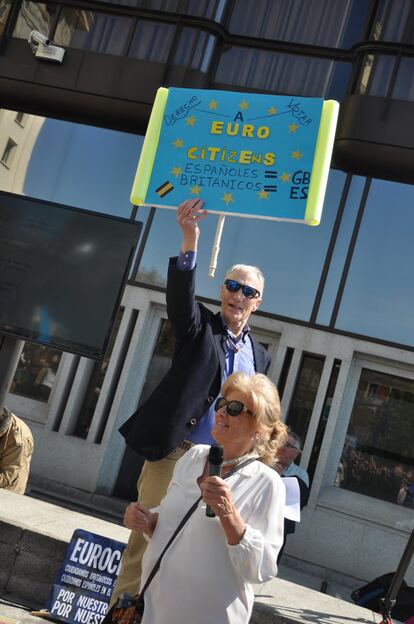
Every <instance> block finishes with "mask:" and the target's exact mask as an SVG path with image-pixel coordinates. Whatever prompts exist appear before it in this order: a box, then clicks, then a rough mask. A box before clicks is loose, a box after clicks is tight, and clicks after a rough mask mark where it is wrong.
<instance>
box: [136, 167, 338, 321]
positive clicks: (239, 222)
mask: <svg viewBox="0 0 414 624" xmlns="http://www.w3.org/2000/svg"><path fill="white" fill-rule="evenodd" d="M344 180H345V174H344V173H343V172H341V171H335V170H331V172H330V176H329V181H328V188H327V193H326V198H325V204H324V210H323V215H322V219H321V224H320V225H319V226H318V227H314V228H312V227H308V226H306V225H303V224H300V223H286V222H285V223H281V222H277V221H265V220H259V219H241V218H238V217H227V218H226V222H225V225H224V231H223V237H222V241H221V249H220V254H219V257H218V265H217V272H216V279H214V280H211V279H209V278H208V270H207V267H208V266H209V262H210V256H211V247H212V244H213V241H214V233H215V229H216V226H217V219H218V217H217V215H208V216H207V218H206V219H205V220H204V221H203V223H202V224H201V230H202V233H201V237H200V243H199V252H198V257H197V263H198V267H199V269H198V274H197V284H196V286H197V294H198V295H201V296H204V297H209V298H212V299H217V298H218V296H219V290H220V284H221V280H222V279H224V274H225V272H226V270H227V268H228V267H229V266H231V265H233V264H235V263H244V264H253V265H258V266H259V267H260V268H261V269H262V270H263V272H264V274H265V276H266V286H265V290H264V300H263V303H262V305H261V309H262V310H264V311H266V312H273V313H275V314H280V315H283V316H289V317H292V318H297V319H303V320H308V319H309V317H310V314H311V311H312V306H313V302H314V298H315V294H316V291H317V288H318V284H319V280H320V274H321V270H322V267H323V263H324V260H325V255H326V250H327V247H328V244H329V239H330V236H331V231H332V226H333V222H334V220H335V217H336V212H337V208H338V204H339V200H340V197H341V193H342V188H343V184H344ZM207 207H208V206H207ZM180 244H181V231H180V230H179V227H178V225H177V223H176V216H175V212H174V211H173V210H162V209H158V210H157V211H156V213H155V217H154V221H153V224H152V228H151V231H150V235H149V238H148V241H147V244H146V247H145V250H144V254H143V257H142V260H141V271H142V272H143V275H144V276H145V275H146V276H151V275H154V276H155V277H156V279H157V283H160V282H158V280H160V281H161V280H165V279H166V275H167V265H168V257H169V256H176V255H177V254H178V252H179V248H180ZM161 283H162V281H161ZM292 284H295V288H292Z"/></svg>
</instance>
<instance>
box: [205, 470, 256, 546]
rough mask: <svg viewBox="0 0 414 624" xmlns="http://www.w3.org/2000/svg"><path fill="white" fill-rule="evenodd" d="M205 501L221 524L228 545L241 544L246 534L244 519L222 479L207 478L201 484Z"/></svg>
mask: <svg viewBox="0 0 414 624" xmlns="http://www.w3.org/2000/svg"><path fill="white" fill-rule="evenodd" d="M200 488H201V492H202V496H203V501H204V502H205V503H206V504H207V505H210V507H211V508H212V509H213V511H214V513H215V514H216V516H217V517H218V519H219V520H220V522H221V526H222V527H223V531H224V533H225V534H226V537H227V543H228V544H230V545H232V546H234V545H236V544H239V543H240V542H241V540H242V539H243V535H244V534H245V532H246V525H245V523H244V520H243V518H242V517H241V516H240V514H239V512H238V511H237V509H236V508H235V506H234V503H233V499H232V497H231V491H230V488H229V486H228V485H227V483H226V481H224V480H223V479H221V478H220V477H207V478H206V479H204V481H202V482H201V483H200Z"/></svg>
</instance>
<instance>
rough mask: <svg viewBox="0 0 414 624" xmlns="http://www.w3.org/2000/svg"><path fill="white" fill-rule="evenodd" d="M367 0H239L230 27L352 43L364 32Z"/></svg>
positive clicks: (302, 39)
mask: <svg viewBox="0 0 414 624" xmlns="http://www.w3.org/2000/svg"><path fill="white" fill-rule="evenodd" d="M368 9H369V2H368V1H367V0H356V1H351V0H345V1H344V0H306V1H304V0H290V1H289V2H285V0H255V2H251V0H238V1H237V2H236V3H235V5H234V8H233V12H232V16H231V21H230V26H229V30H230V32H232V33H236V34H238V35H247V36H251V37H260V38H263V39H274V40H280V41H289V42H296V43H305V44H310V45H312V44H313V45H319V46H329V47H343V46H352V45H353V44H354V43H356V42H357V41H359V39H360V37H361V36H362V33H363V27H364V22H365V19H366V16H367V13H368Z"/></svg>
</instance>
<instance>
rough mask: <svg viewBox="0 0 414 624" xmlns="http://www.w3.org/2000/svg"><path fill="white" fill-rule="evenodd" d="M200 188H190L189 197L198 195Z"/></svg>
mask: <svg viewBox="0 0 414 624" xmlns="http://www.w3.org/2000/svg"><path fill="white" fill-rule="evenodd" d="M200 193H201V188H200V187H199V186H192V187H191V188H190V195H200Z"/></svg>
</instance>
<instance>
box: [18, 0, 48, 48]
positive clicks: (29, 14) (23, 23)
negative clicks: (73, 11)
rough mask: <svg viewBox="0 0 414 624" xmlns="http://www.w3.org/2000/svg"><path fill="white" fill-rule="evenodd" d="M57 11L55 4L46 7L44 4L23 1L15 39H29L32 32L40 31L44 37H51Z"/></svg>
mask: <svg viewBox="0 0 414 624" xmlns="http://www.w3.org/2000/svg"><path fill="white" fill-rule="evenodd" d="M55 11H56V7H55V6H54V5H53V4H48V5H46V4H43V3H42V2H31V1H30V0H23V2H22V4H21V7H20V11H19V14H18V16H17V20H16V24H15V26H14V30H13V37H17V38H18V39H28V37H29V35H30V33H31V32H32V30H39V31H40V32H41V33H43V34H44V35H49V31H50V26H51V24H52V22H53V17H54V13H55Z"/></svg>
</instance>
